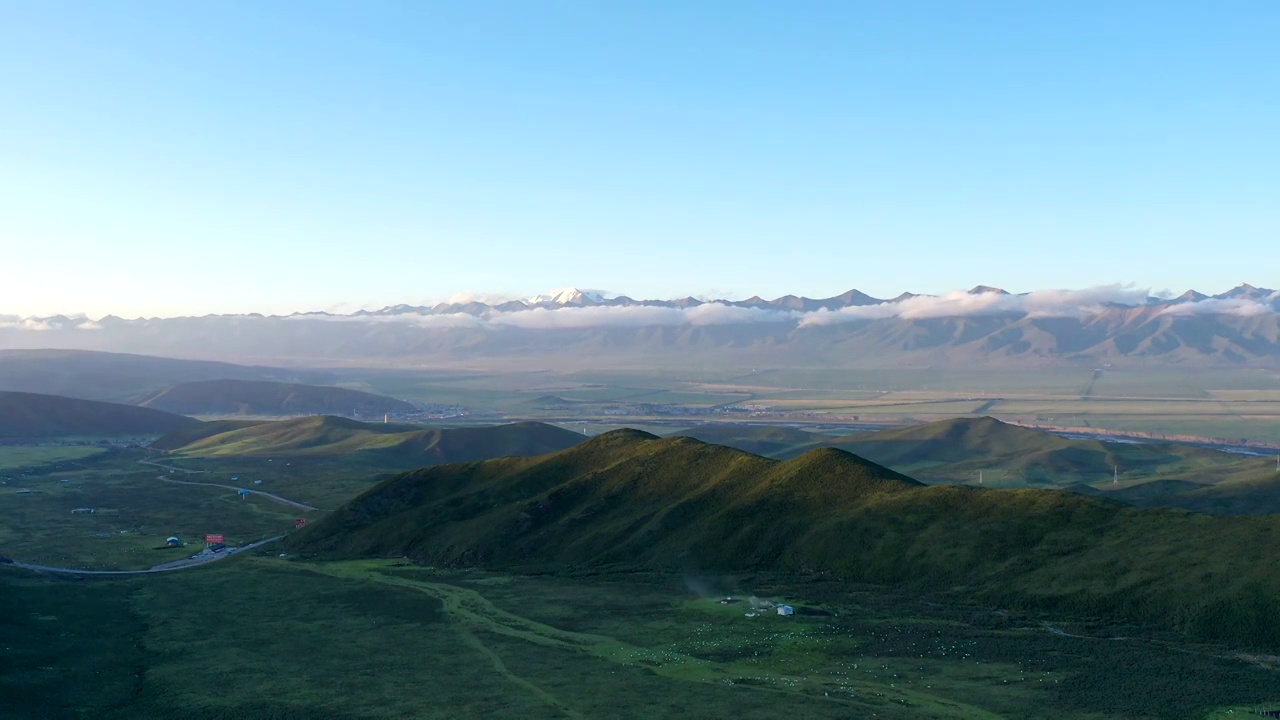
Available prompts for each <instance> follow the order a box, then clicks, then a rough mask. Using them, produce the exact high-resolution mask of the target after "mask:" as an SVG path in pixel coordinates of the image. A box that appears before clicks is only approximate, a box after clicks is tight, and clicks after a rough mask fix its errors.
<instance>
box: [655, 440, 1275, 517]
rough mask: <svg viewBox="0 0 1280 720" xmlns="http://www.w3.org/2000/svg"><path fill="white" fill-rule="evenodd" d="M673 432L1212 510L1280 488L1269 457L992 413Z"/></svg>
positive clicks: (950, 476)
mask: <svg viewBox="0 0 1280 720" xmlns="http://www.w3.org/2000/svg"><path fill="white" fill-rule="evenodd" d="M675 436H677V437H694V438H697V439H699V440H704V441H707V442H714V443H718V444H723V445H727V446H730V447H735V448H738V449H741V450H746V451H748V452H755V453H758V454H761V455H766V456H768V457H773V458H778V459H785V458H791V457H795V456H797V455H800V454H802V453H804V452H807V451H809V450H812V449H815V448H819V447H835V448H839V449H841V450H846V451H848V452H851V453H854V454H856V455H858V456H860V457H863V458H866V459H868V460H871V461H873V462H875V463H878V464H880V465H885V466H887V467H891V468H893V469H894V470H897V471H899V472H902V473H905V474H907V475H910V476H911V477H913V478H917V479H919V480H922V481H924V482H927V483H931V484H934V483H954V484H967V485H979V484H981V485H983V486H985V487H998V488H1059V489H1062V490H1070V491H1072V492H1078V493H1084V494H1089V495H1097V496H1104V497H1109V498H1112V499H1116V500H1120V501H1122V502H1127V503H1132V504H1135V505H1144V506H1151V507H1182V508H1186V509H1189V510H1196V511H1199V512H1208V513H1214V514H1230V515H1247V514H1268V513H1272V512H1277V511H1280V496H1277V495H1276V494H1274V493H1272V492H1271V488H1273V487H1275V484H1276V483H1277V482H1280V477H1278V476H1277V473H1276V470H1275V463H1274V462H1273V461H1272V460H1271V459H1268V458H1258V457H1252V456H1247V455H1239V454H1233V453H1226V452H1220V451H1217V450H1211V449H1208V448H1202V447H1197V446H1194V445H1186V444H1175V443H1167V442H1149V443H1121V442H1104V441H1099V440H1094V439H1068V438H1065V437H1062V436H1059V435H1055V434H1053V433H1048V432H1043V431H1039V430H1032V429H1029V428H1023V427H1018V426H1016V425H1010V424H1007V423H1003V422H1000V421H998V420H995V419H993V418H989V417H982V418H957V419H954V420H941V421H938V422H934V423H927V424H924V425H915V426H911V427H906V428H894V429H890V430H881V431H877V432H863V433H854V434H851V435H842V436H833V435H825V434H819V433H812V432H806V431H803V430H799V429H795V428H786V427H781V428H780V427H768V426H751V425H739V424H734V423H721V424H715V425H704V426H699V427H694V428H690V429H688V430H684V431H681V432H678V433H675ZM1117 476H1118V478H1119V482H1118V483H1113V480H1115V479H1116V478H1117Z"/></svg>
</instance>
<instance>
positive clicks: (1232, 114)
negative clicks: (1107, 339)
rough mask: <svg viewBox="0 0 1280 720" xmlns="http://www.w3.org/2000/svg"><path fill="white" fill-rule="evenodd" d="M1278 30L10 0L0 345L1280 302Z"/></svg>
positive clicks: (1262, 16)
mask: <svg viewBox="0 0 1280 720" xmlns="http://www.w3.org/2000/svg"><path fill="white" fill-rule="evenodd" d="M1276 37H1280V3H1276V2H1274V0H1255V1H1243V0H1224V2H1218V3H1204V2H1190V1H1188V2H1178V1H1175V0H1163V1H1161V2H1143V1H1141V0H1134V1H1131V2H1125V3H1115V2H1093V1H1089V0H1086V1H1082V2H1072V3H1027V2H977V1H975V2H961V1H958V0H950V1H946V2H942V1H939V2H930V1H927V0H914V1H910V2H848V1H839V2H804V1H799V2H785V3H783V2H751V1H748V0H734V1H733V2H729V1H723V2H722V1H719V0H701V1H699V2H687V1H681V2H666V1H663V0H647V1H645V2H616V3H600V2H550V1H547V2H539V1H535V0H530V1H528V2H524V1H521V2H514V1H513V2H490V1H486V0H468V1H467V2H420V1H416V0H415V1H412V2H386V1H382V2H378V1H374V0H370V1H367V2H348V1H345V0H344V1H341V2H323V1H321V0H308V1H306V2H271V1H268V0H256V1H254V2H238V1H234V0H224V1H223V2H218V3H198V4H193V3H172V2H130V1H128V0H119V1H118V2H113V3H77V2H56V1H55V2H48V1H46V0H34V1H31V2H19V1H16V0H0V87H3V88H4V91H3V93H0V314H16V315H20V316H27V315H47V314H52V313H86V314H88V315H90V316H94V317H97V316H101V315H105V314H108V313H110V314H116V315H122V316H126V317H134V316H167V315H187V314H195V315H201V314H206V313H218V312H263V313H287V312H291V311H295V310H335V311H342V310H353V309H356V308H359V307H381V306H384V305H391V304H397V303H410V304H422V303H431V302H435V301H440V300H445V299H448V298H451V297H455V296H459V295H463V294H466V295H471V296H477V297H504V298H505V297H521V296H531V295H534V294H537V293H540V292H545V291H547V290H550V289H552V288H560V287H568V286H575V287H582V288H590V289H599V290H603V291H606V292H608V293H612V294H626V295H629V296H631V297H646V298H671V297H680V296H686V295H695V296H703V297H706V296H723V297H730V298H745V297H748V296H751V295H757V294H758V295H761V296H764V297H776V296H780V295H784V294H788V293H794V294H798V295H807V296H810V297H828V296H832V295H836V294H838V293H841V292H844V291H845V290H848V289H850V288H858V289H860V290H863V291H865V292H868V293H870V294H872V295H876V296H879V297H892V296H895V295H897V294H899V293H900V292H902V291H913V292H917V293H945V292H948V291H951V290H954V289H957V288H967V287H970V286H973V285H977V284H980V283H982V284H988V285H995V286H1000V287H1004V288H1006V289H1008V290H1011V291H1014V292H1021V291H1030V290H1039V289H1046V288H1086V287H1092V286H1099V285H1113V284H1117V283H1118V284H1120V285H1122V286H1132V287H1137V288H1143V289H1148V288H1149V289H1151V290H1152V291H1153V292H1161V291H1165V290H1168V291H1173V292H1181V291H1183V290H1185V289H1187V288H1191V287H1194V288H1196V289H1199V290H1201V291H1204V292H1209V293H1217V292H1222V291H1224V290H1226V289H1228V288H1230V287H1232V286H1234V285H1237V284H1239V283H1241V282H1250V283H1253V284H1255V285H1263V286H1268V287H1276V286H1278V285H1280V270H1278V269H1277V268H1280V263H1277V262H1276V260H1277V259H1280V251H1277V250H1276V249H1275V248H1276V247H1278V246H1280V212H1278V211H1277V208H1280V134H1278V133H1277V132H1276V128H1277V127H1280V92H1277V87H1278V84H1280V70H1277V68H1280V44H1277V43H1276V42H1275V38H1276Z"/></svg>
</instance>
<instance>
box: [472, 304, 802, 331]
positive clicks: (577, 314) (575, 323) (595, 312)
mask: <svg viewBox="0 0 1280 720" xmlns="http://www.w3.org/2000/svg"><path fill="white" fill-rule="evenodd" d="M799 316H800V314H799V313H794V312H790V311H780V310H766V309H763V308H744V307H734V306H732V305H725V304H723V303H706V304H703V305H698V306H697V307H691V308H683V309H682V308H669V307H656V306H640V305H632V306H622V307H614V306H607V305H605V306H596V307H567V308H555V309H551V308H537V309H534V310H527V311H524V312H513V313H493V314H491V315H489V316H488V317H487V318H486V319H487V321H488V322H489V323H490V324H493V325H503V326H508V327H520V328H527V329H546V328H587V327H653V326H660V325H668V326H669V325H694V326H701V325H745V324H750V323H760V322H787V321H791V320H795V319H797V318H798V317H799Z"/></svg>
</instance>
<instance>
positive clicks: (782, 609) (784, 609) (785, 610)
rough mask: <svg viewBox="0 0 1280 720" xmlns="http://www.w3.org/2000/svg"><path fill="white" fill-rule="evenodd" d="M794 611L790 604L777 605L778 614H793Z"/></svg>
mask: <svg viewBox="0 0 1280 720" xmlns="http://www.w3.org/2000/svg"><path fill="white" fill-rule="evenodd" d="M795 612H796V611H795V609H793V608H792V607H791V606H790V605H779V606H778V614H779V615H794V614H795Z"/></svg>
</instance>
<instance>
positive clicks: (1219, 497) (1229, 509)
mask: <svg viewBox="0 0 1280 720" xmlns="http://www.w3.org/2000/svg"><path fill="white" fill-rule="evenodd" d="M1147 484H1154V483H1147ZM1143 487H1144V485H1137V486H1135V487H1133V488H1126V489H1125V490H1124V491H1122V492H1123V493H1124V499H1125V500H1126V501H1128V502H1132V503H1133V504H1135V505H1144V506H1147V507H1181V508H1187V509H1189V510H1195V511H1197V512H1204V513H1212V514H1214V515H1276V514H1280V473H1277V472H1276V470H1275V466H1274V465H1271V466H1269V467H1266V468H1259V469H1258V471H1257V473H1256V477H1254V478H1252V479H1248V480H1240V481H1233V482H1224V483H1220V484H1216V485H1202V484H1197V483H1186V484H1182V485H1180V486H1177V487H1173V488H1166V492H1162V493H1145V494H1139V491H1141V490H1142V488H1143Z"/></svg>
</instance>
